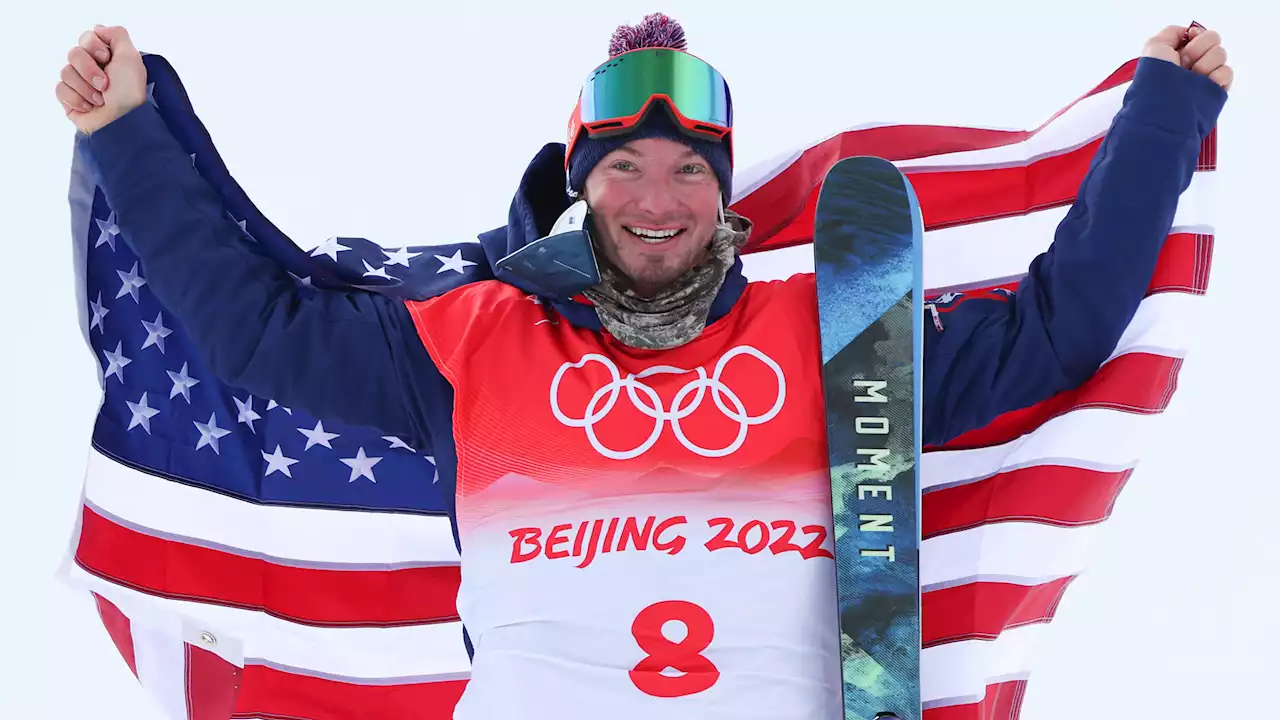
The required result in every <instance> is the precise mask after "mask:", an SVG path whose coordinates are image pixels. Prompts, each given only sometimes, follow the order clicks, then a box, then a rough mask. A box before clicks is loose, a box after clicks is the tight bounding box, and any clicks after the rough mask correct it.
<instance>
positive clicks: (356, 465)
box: [339, 448, 382, 482]
mask: <svg viewBox="0 0 1280 720" xmlns="http://www.w3.org/2000/svg"><path fill="white" fill-rule="evenodd" d="M339 459H340V460H342V462H343V464H344V465H346V466H348V467H350V468H351V478H350V479H349V480H347V482H355V481H356V480H358V479H359V478H362V477H367V478H369V480H370V481H372V482H378V481H377V480H376V479H374V477H373V466H374V465H377V464H378V463H379V462H381V461H382V458H380V457H369V456H368V455H365V454H364V448H360V449H359V450H357V451H356V456H355V457H353V458H339Z"/></svg>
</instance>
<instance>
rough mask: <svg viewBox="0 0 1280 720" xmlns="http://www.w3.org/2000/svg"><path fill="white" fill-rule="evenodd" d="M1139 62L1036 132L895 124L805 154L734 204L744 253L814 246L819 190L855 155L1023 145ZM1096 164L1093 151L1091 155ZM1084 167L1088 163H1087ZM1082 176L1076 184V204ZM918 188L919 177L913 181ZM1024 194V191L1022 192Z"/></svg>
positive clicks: (928, 211)
mask: <svg viewBox="0 0 1280 720" xmlns="http://www.w3.org/2000/svg"><path fill="white" fill-rule="evenodd" d="M1136 69H1137V60H1130V61H1129V62H1127V63H1125V64H1124V65H1122V66H1121V67H1120V68H1119V69H1117V70H1116V71H1115V72H1113V73H1112V74H1111V76H1110V77H1108V78H1107V79H1106V80H1105V81H1103V82H1102V83H1100V84H1098V85H1097V86H1096V87H1094V88H1093V89H1092V90H1090V91H1089V92H1087V93H1085V94H1084V95H1082V96H1080V97H1079V98H1077V99H1076V100H1075V101H1073V102H1072V103H1071V104H1070V105H1067V106H1066V107H1064V108H1062V109H1061V110H1059V111H1058V112H1057V113H1054V115H1053V117H1051V118H1050V119H1049V120H1047V121H1046V122H1045V123H1044V124H1042V125H1041V126H1040V127H1039V128H1036V129H1035V130H990V129H984V128H965V127H946V126H936V125H894V126H891V127H875V128H864V129H861V130H849V131H846V132H843V133H840V134H838V135H836V136H834V137H831V138H829V139H827V140H824V141H823V142H820V143H818V144H817V145H814V146H813V147H811V148H809V149H808V150H805V151H804V152H803V153H802V154H801V155H800V157H799V158H797V159H796V160H795V161H794V162H792V163H791V164H790V165H788V166H787V167H786V168H785V169H784V170H782V171H781V172H780V173H778V175H776V176H775V177H773V178H771V179H769V180H768V181H767V182H765V183H764V184H762V185H761V186H760V187H758V188H756V189H755V190H754V191H752V192H751V193H749V194H748V195H747V196H746V197H744V198H742V199H741V200H739V201H738V202H736V203H734V204H733V205H732V206H731V207H732V209H733V210H734V211H735V212H738V213H740V214H742V215H744V216H746V217H749V218H751V219H752V220H753V221H755V223H756V229H755V230H754V231H753V233H752V236H753V237H754V238H757V240H756V241H755V242H748V244H747V246H746V247H745V248H744V249H743V252H747V253H751V252H759V251H762V250H774V249H778V248H784V247H790V246H792V245H798V244H802V243H806V242H810V241H812V238H813V210H814V207H816V203H817V190H818V188H819V186H820V185H821V183H822V178H823V177H825V176H826V174H827V171H828V170H830V169H831V166H832V165H834V164H835V163H837V162H839V161H840V160H843V159H845V158H848V157H853V156H855V155H875V156H878V157H882V158H886V159H888V160H892V161H899V160H911V159H915V158H921V157H927V156H930V155H940V154H945V153H953V152H966V151H971V150H986V149H990V148H995V147H1003V146H1006V145H1012V144H1014V143H1018V142H1022V141H1024V140H1026V139H1028V138H1030V137H1032V136H1034V135H1036V134H1037V133H1039V132H1040V131H1041V130H1043V129H1044V128H1045V127H1046V126H1047V125H1048V124H1049V123H1050V122H1053V120H1054V119H1056V118H1058V117H1059V116H1061V115H1062V114H1063V113H1065V112H1066V111H1068V110H1070V109H1071V108H1072V107H1074V106H1075V105H1076V104H1077V103H1079V102H1080V100H1083V99H1084V98H1087V97H1089V96H1091V95H1095V94H1097V93H1100V92H1104V91H1106V90H1109V89H1111V88H1114V87H1117V86H1119V85H1121V84H1123V83H1126V82H1129V81H1130V80H1132V79H1133V73H1134V71H1135V70H1136ZM1088 155H1089V158H1090V159H1092V155H1093V153H1092V152H1089V153H1088ZM1085 165H1086V167H1087V165H1088V161H1086V163H1085ZM1083 178H1084V173H1083V171H1081V172H1080V174H1079V175H1077V176H1076V177H1075V178H1074V180H1075V182H1076V186H1077V187H1076V188H1075V189H1074V190H1073V191H1072V193H1071V198H1072V199H1074V197H1075V192H1076V190H1078V189H1079V188H1078V186H1079V183H1080V181H1081V180H1082V179H1083ZM912 183H913V185H914V183H915V178H912ZM1023 190H1025V188H1023ZM921 207H922V208H924V210H925V212H924V220H925V223H926V229H930V227H931V225H930V223H931V222H932V220H931V217H932V215H933V208H932V207H931V206H929V205H928V204H927V203H926V202H925V201H924V199H923V198H922V199H921Z"/></svg>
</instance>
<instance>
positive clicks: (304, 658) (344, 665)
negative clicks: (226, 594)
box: [66, 565, 471, 680]
mask: <svg viewBox="0 0 1280 720" xmlns="http://www.w3.org/2000/svg"><path fill="white" fill-rule="evenodd" d="M66 579H67V581H68V582H69V583H71V584H73V585H75V586H77V587H81V588H83V589H87V590H91V591H93V592H96V593H98V594H100V595H102V596H103V597H105V598H107V599H108V600H110V601H111V602H112V603H114V604H115V605H116V606H117V607H119V608H120V611H121V612H123V613H124V614H125V615H127V616H129V617H130V618H146V619H147V621H148V622H156V618H161V620H160V622H164V620H163V618H170V619H173V624H174V626H175V627H179V628H192V629H194V630H195V632H196V634H197V635H198V634H199V633H200V632H208V633H210V634H211V635H213V636H214V637H216V638H218V646H217V647H212V648H206V649H209V650H211V651H212V652H215V653H217V654H219V655H221V656H222V657H223V658H224V659H226V660H227V661H229V662H232V663H233V664H237V665H241V664H243V663H245V662H252V661H253V660H255V659H265V660H269V661H271V662H272V663H275V664H279V665H285V666H289V667H293V668H299V669H301V670H303V671H307V672H312V673H316V674H325V675H329V676H335V677H338V678H353V679H379V678H399V677H404V678H415V679H419V680H427V679H434V678H437V677H438V676H442V675H450V676H454V675H457V674H459V673H462V674H467V673H469V672H470V670H471V662H470V659H469V658H468V657H467V651H466V646H465V645H464V644H463V642H462V623H460V622H449V623H439V624H435V625H411V626H405V627H394V628H334V627H313V626H310V625H300V624H297V623H291V622H288V621H286V620H281V619H279V618H275V617H272V616H270V615H266V614H264V613H260V612H255V611H249V610H241V609H238V608H231V607H224V606H221V605H212V604H205V603H197V602H188V601H184V600H171V599H168V598H162V597H155V596H152V595H147V594H145V593H142V592H139V591H136V590H133V589H130V588H127V587H123V586H120V585H116V584H114V583H111V582H108V581H106V580H103V579H101V578H99V577H97V576H95V575H91V574H89V573H87V572H85V571H84V570H83V569H82V568H80V566H78V565H72V566H70V567H69V568H68V569H67V578H66ZM166 626H167V625H166ZM178 634H181V632H179V633H178ZM224 641H225V642H227V643H228V644H235V645H237V646H239V647H240V648H241V650H240V652H239V653H238V654H239V655H240V657H236V655H232V656H230V657H228V656H227V655H226V654H224V653H223V652H221V649H222V648H221V646H222V645H223V643H224Z"/></svg>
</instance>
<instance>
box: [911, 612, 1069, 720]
mask: <svg viewBox="0 0 1280 720" xmlns="http://www.w3.org/2000/svg"><path fill="white" fill-rule="evenodd" d="M1048 627H1049V626H1048V625H1041V624H1036V625H1024V626H1022V627H1019V628H1013V629H1010V630H1006V631H1004V632H1003V633H1001V635H1000V637H999V638H997V639H995V640H964V641H961V642H954V643H947V644H945V645H936V646H934V647H931V648H927V649H925V650H923V651H922V652H921V653H920V695H921V700H922V701H923V703H924V706H925V707H926V708H928V707H937V706H943V705H961V704H967V703H975V702H980V701H981V700H982V698H983V696H985V695H986V692H987V684H988V683H997V682H1003V681H1006V680H1013V679H1018V678H1024V677H1026V676H1027V675H1028V674H1029V673H1030V670H1031V666H1032V660H1033V658H1034V655H1035V651H1036V648H1037V647H1038V646H1039V642H1040V638H1041V636H1042V634H1043V633H1044V632H1046V631H1047V629H1048Z"/></svg>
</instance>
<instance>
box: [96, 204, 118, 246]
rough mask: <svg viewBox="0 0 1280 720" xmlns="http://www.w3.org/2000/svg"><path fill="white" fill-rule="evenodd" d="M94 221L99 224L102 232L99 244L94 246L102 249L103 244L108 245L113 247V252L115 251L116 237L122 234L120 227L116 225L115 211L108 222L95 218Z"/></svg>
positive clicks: (108, 218) (109, 216)
mask: <svg viewBox="0 0 1280 720" xmlns="http://www.w3.org/2000/svg"><path fill="white" fill-rule="evenodd" d="M93 221H94V222H96V223H97V224H98V230H99V231H100V232H99V233H98V242H96V243H94V244H93V246H94V247H101V246H102V244H103V243H106V244H107V245H108V246H110V247H111V250H112V251H115V249H116V236H117V235H119V234H120V226H119V225H116V213H115V211H114V210H113V211H111V214H110V215H108V216H107V219H106V220H100V219H98V218H94V219H93Z"/></svg>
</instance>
